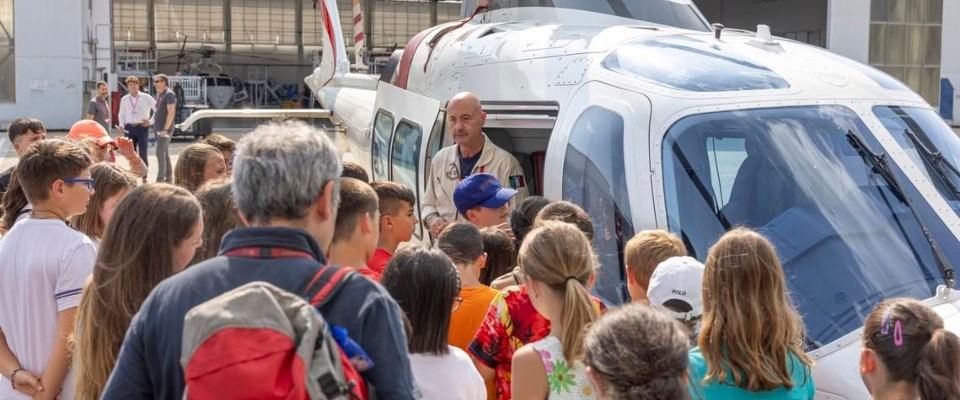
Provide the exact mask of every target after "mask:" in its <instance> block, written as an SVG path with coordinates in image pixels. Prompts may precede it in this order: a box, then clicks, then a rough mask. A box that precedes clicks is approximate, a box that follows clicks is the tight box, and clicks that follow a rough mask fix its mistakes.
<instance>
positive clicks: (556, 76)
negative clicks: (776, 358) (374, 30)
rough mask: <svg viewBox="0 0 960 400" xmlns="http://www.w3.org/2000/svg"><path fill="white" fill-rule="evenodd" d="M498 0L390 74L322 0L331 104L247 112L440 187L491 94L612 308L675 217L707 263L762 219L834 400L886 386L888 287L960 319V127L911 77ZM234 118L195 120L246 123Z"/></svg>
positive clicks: (385, 173)
mask: <svg viewBox="0 0 960 400" xmlns="http://www.w3.org/2000/svg"><path fill="white" fill-rule="evenodd" d="M480 2H481V4H479V7H477V6H478V5H477V4H476V1H473V0H466V1H464V12H463V15H468V16H469V17H468V18H465V19H464V20H462V21H459V22H452V23H449V24H444V25H440V26H436V27H433V28H429V29H427V30H425V31H424V32H421V33H420V34H418V35H417V36H415V37H414V38H413V39H411V40H410V42H409V43H408V44H407V45H406V47H405V48H404V49H403V50H402V51H397V52H396V53H395V54H394V55H393V57H392V58H391V60H390V62H389V64H388V66H387V68H386V71H384V72H383V73H382V74H381V75H380V77H379V79H377V78H376V77H373V76H370V75H364V74H354V73H351V72H350V71H349V68H350V66H349V61H348V59H347V53H346V52H347V45H346V42H345V41H344V39H343V34H342V31H341V29H340V26H339V18H336V17H334V18H330V16H337V15H339V13H338V10H337V8H336V1H335V0H321V1H320V3H321V5H322V11H323V12H324V18H323V19H324V21H325V22H326V23H327V24H326V33H327V34H326V36H325V37H324V48H325V49H329V50H326V51H325V54H324V58H323V59H322V62H321V65H320V67H318V68H317V69H316V70H315V71H314V73H313V74H312V75H311V76H308V77H307V78H306V82H307V84H308V85H309V86H310V87H311V88H312V89H313V91H314V93H315V94H316V96H317V99H318V100H319V101H320V102H321V104H322V105H323V106H324V108H325V110H298V111H293V112H290V111H274V110H262V111H261V110H257V111H247V110H245V111H244V112H242V114H243V116H245V117H249V116H251V114H260V115H261V116H277V115H286V116H315V117H328V116H331V114H332V120H333V121H334V123H335V125H336V126H337V131H338V133H339V134H338V135H337V136H338V138H339V139H340V141H341V145H342V147H343V151H344V153H345V158H348V159H352V160H354V161H356V162H359V163H361V164H363V165H365V166H366V167H367V168H368V170H369V171H371V173H372V175H373V179H387V180H394V181H399V182H403V183H405V184H407V185H409V186H410V187H412V188H415V189H416V192H417V193H419V194H422V193H423V192H424V189H425V182H427V181H428V179H430V177H429V176H428V175H427V174H429V165H430V162H431V157H432V156H433V155H434V154H435V153H436V152H437V151H438V150H439V149H440V148H441V147H442V146H445V145H447V144H448V143H449V139H448V138H447V135H446V134H445V131H444V130H445V128H446V124H445V110H444V103H445V101H446V100H447V99H449V98H450V97H452V96H453V95H454V94H456V93H458V92H461V91H471V92H474V93H476V94H477V95H478V96H479V97H480V98H481V99H482V101H483V106H484V110H485V111H486V112H487V114H488V117H487V123H486V127H485V129H484V131H485V132H486V134H487V135H488V137H489V138H490V139H491V140H493V141H494V142H495V143H496V144H497V145H498V146H500V147H502V148H504V149H506V150H508V151H511V152H513V154H515V155H516V156H517V158H518V160H520V161H521V164H522V165H524V167H525V172H526V174H527V177H526V178H527V181H528V182H531V184H530V189H531V190H530V192H531V194H540V195H544V196H546V197H548V198H551V199H566V200H570V201H573V202H575V203H577V204H579V205H581V206H582V207H583V208H584V209H585V210H586V211H587V213H589V214H590V215H591V217H592V218H593V221H594V223H595V228H596V230H597V232H598V234H597V237H596V239H595V241H594V245H595V248H596V249H597V251H598V254H599V256H600V258H601V262H602V264H603V267H602V268H601V270H600V272H599V276H598V281H597V285H596V288H595V291H596V294H597V295H599V296H601V297H602V298H603V299H604V300H606V301H608V302H610V303H612V304H618V303H620V302H622V301H624V300H625V295H624V294H623V292H624V290H623V288H622V286H623V284H624V283H623V282H624V276H623V268H622V265H621V263H622V260H623V256H622V251H623V245H624V243H625V242H626V240H628V239H629V238H630V237H631V236H632V235H633V234H634V233H635V232H637V231H640V230H643V229H653V228H661V229H668V230H670V231H672V232H674V233H676V234H678V235H681V236H682V238H683V239H684V242H685V243H686V244H687V247H688V249H689V250H690V252H691V253H692V255H694V256H695V257H697V258H699V259H700V260H703V259H704V258H705V256H706V254H707V251H708V248H709V246H711V245H712V244H713V243H714V242H715V241H716V239H717V238H718V237H719V236H720V235H721V234H722V233H723V232H724V231H725V230H726V229H728V228H730V227H732V226H738V225H743V226H748V227H751V228H754V229H756V230H758V231H760V232H762V233H763V234H764V235H766V236H767V237H768V238H770V239H771V240H772V241H773V243H774V244H775V245H776V247H777V250H778V252H779V254H780V256H781V258H782V262H783V267H784V269H785V272H786V275H787V279H788V285H789V288H790V291H791V295H792V297H793V300H794V302H795V304H796V306H797V308H798V310H799V311H800V313H801V314H802V316H803V319H804V322H805V324H806V328H807V333H808V339H807V343H806V348H807V350H808V352H809V354H810V355H811V356H812V357H813V358H814V359H815V360H816V362H817V365H816V367H815V368H814V374H813V375H814V379H815V381H816V386H817V396H818V398H822V399H865V398H869V394H868V393H867V391H866V389H865V387H864V386H863V384H862V382H861V379H860V376H859V372H858V367H857V362H858V358H859V351H860V347H861V346H860V338H861V335H862V330H861V328H862V325H863V320H864V318H866V316H867V315H868V314H869V313H870V311H871V310H872V309H873V307H874V306H875V305H876V304H877V303H878V302H879V301H880V300H882V299H885V298H890V297H901V296H906V297H913V298H918V299H921V300H925V302H926V304H928V305H929V306H931V307H933V308H934V309H935V310H936V311H937V312H938V313H940V315H941V316H942V317H943V318H944V319H945V321H946V325H947V328H948V329H949V330H951V331H953V332H960V292H958V291H956V290H953V285H954V272H953V266H955V265H960V171H958V169H957V167H958V166H960V139H958V138H957V136H956V135H955V134H954V132H953V131H952V130H951V129H950V128H949V127H948V126H947V125H946V124H945V123H944V121H943V120H942V119H940V118H939V116H938V115H937V114H936V113H935V112H934V111H933V110H932V108H931V107H930V106H929V105H928V104H927V103H925V102H924V101H923V100H922V98H920V97H919V96H918V95H916V94H915V93H913V92H912V91H911V90H910V89H909V88H907V87H906V86H904V85H903V84H902V83H900V82H898V81H896V80H895V79H893V78H891V77H890V76H888V75H886V74H884V73H882V72H879V71H877V70H875V69H873V68H871V67H869V66H865V65H862V64H860V63H857V62H854V61H851V60H848V59H845V58H843V57H840V56H837V55H834V54H832V53H830V52H828V51H826V50H824V49H821V48H818V47H813V46H809V45H806V44H802V43H798V42H794V41H790V40H786V39H781V38H773V37H771V35H770V33H769V28H767V27H765V26H762V25H761V26H760V27H758V32H757V33H753V32H746V31H739V30H730V29H727V30H723V29H722V27H720V26H714V27H711V26H710V25H709V24H708V23H707V22H706V20H705V19H704V18H703V16H702V14H701V13H700V12H699V11H698V10H697V8H696V6H695V5H694V4H693V3H692V1H691V0H643V1H639V0H636V1H629V0H490V1H489V2H484V1H483V0H480ZM482 3H486V4H482ZM474 7H477V8H474ZM474 10H476V11H474ZM471 11H473V12H471ZM216 113H217V111H204V112H201V113H197V114H194V116H196V117H197V118H200V117H205V116H220V115H232V114H219V115H218V114H216ZM227 113H238V111H229V112H227ZM198 114H199V115H198ZM191 118H194V117H191ZM192 122H193V120H188V121H185V123H184V125H189V124H190V123H192ZM417 235H418V238H421V239H426V237H425V236H423V235H426V233H425V231H424V230H423V229H422V228H418V233H417Z"/></svg>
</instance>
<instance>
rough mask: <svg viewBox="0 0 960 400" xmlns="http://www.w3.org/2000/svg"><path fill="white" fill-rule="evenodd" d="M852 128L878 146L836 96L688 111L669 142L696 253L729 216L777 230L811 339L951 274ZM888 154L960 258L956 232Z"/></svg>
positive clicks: (678, 226)
mask: <svg viewBox="0 0 960 400" xmlns="http://www.w3.org/2000/svg"><path fill="white" fill-rule="evenodd" d="M849 132H854V133H855V134H856V135H858V136H859V137H861V138H862V139H863V140H864V142H866V143H867V144H868V145H869V146H870V147H871V148H872V149H873V151H875V152H876V151H882V147H881V146H880V144H879V141H877V140H876V138H875V137H874V136H873V133H872V132H871V131H870V130H869V129H868V128H867V127H866V125H865V124H864V123H863V122H862V121H861V120H860V118H859V117H858V116H857V115H856V114H855V113H854V112H853V111H851V110H849V109H847V108H844V107H840V106H803V107H783V108H766V109H754V110H738V111H723V112H715V113H708V114H699V115H692V116H688V117H685V118H683V119H681V120H680V121H678V122H677V123H676V124H674V125H673V126H672V127H671V128H670V129H669V130H668V131H667V134H666V137H665V138H664V141H663V146H662V148H663V154H662V156H663V163H664V167H663V168H664V169H663V180H664V199H665V203H666V214H667V223H668V226H669V228H670V230H671V231H673V232H678V233H679V234H680V235H681V236H682V237H683V238H684V239H685V241H686V242H687V243H688V246H690V250H691V252H692V253H695V254H696V256H697V257H698V258H699V259H700V260H704V259H705V258H706V256H707V252H708V250H709V248H710V246H712V245H713V244H714V243H715V242H716V240H717V239H718V238H719V237H720V236H721V235H722V234H723V233H724V232H725V231H726V230H727V229H729V228H730V227H733V226H746V227H750V228H753V229H755V230H757V231H759V232H760V233H762V234H763V235H765V236H766V237H767V238H769V239H770V241H771V242H772V243H773V244H774V246H775V247H776V249H777V252H778V254H779V256H780V260H781V263H782V266H783V269H784V273H785V275H786V278H787V285H788V288H789V290H790V292H791V297H792V298H793V301H794V304H795V305H796V307H797V309H798V311H799V312H800V314H801V315H802V316H803V319H804V323H805V325H806V329H807V334H808V337H809V341H808V342H807V346H808V348H817V347H820V346H822V345H825V344H827V343H830V342H832V341H834V340H837V339H839V338H840V337H842V336H843V335H845V334H847V333H850V332H852V331H854V330H855V329H857V328H859V327H860V326H862V324H863V318H864V317H865V316H866V315H868V314H869V311H870V310H871V309H872V308H873V307H874V306H875V305H876V304H877V302H879V301H880V300H882V299H884V298H889V297H900V296H905V297H913V298H920V299H926V298H929V297H931V296H932V295H933V293H934V288H935V287H936V286H937V285H938V284H941V283H942V282H943V279H942V278H941V274H940V272H939V270H938V269H937V267H936V262H935V261H934V257H933V252H932V251H931V250H930V246H929V244H928V243H927V242H926V240H925V237H924V236H923V233H922V231H921V227H920V223H919V222H918V219H917V218H915V217H913V215H912V213H911V210H910V208H909V207H908V206H907V204H906V203H905V202H904V200H902V197H900V192H899V191H897V190H895V189H894V187H893V186H892V185H891V184H890V183H889V182H888V181H887V180H886V179H884V178H883V177H881V176H879V175H878V174H876V173H875V172H873V171H874V169H873V168H872V167H871V166H870V165H869V162H868V161H867V158H866V157H865V156H862V155H861V154H860V153H858V151H857V149H856V148H854V147H853V146H852V145H851V144H850V142H849V139H848V136H847V135H848V133H849ZM715 147H716V150H714V148H715ZM721 153H724V154H721ZM887 160H889V162H891V163H893V164H892V166H891V169H893V170H894V171H895V172H894V173H895V175H896V176H900V179H899V180H900V181H901V182H903V186H904V193H905V195H906V196H909V197H910V198H911V199H913V203H914V204H915V205H916V209H917V211H918V214H919V215H920V220H922V221H923V222H924V223H925V224H926V225H927V227H928V228H929V229H930V231H931V232H932V233H933V235H934V237H935V238H936V239H937V241H938V242H939V245H940V247H941V248H943V249H945V250H944V252H945V253H946V255H947V257H948V258H949V259H950V260H951V262H952V263H953V264H955V265H956V264H957V261H956V260H958V259H960V251H957V250H955V248H956V247H958V246H960V244H958V242H957V240H956V237H954V236H953V235H952V234H951V233H950V232H949V228H948V227H947V226H946V224H945V223H944V222H943V220H942V219H941V218H940V217H939V216H938V215H937V214H936V211H935V210H934V209H933V207H931V206H930V205H929V203H927V202H926V197H925V195H924V194H922V193H920V192H919V191H918V190H916V189H915V188H914V187H913V186H911V184H910V181H909V180H908V179H907V178H906V176H905V175H903V173H902V172H901V170H900V169H899V168H900V166H899V165H897V164H895V161H894V160H893V159H891V158H889V157H888V158H887ZM731 171H733V172H732V173H733V174H734V177H733V179H732V180H731V177H730V174H731Z"/></svg>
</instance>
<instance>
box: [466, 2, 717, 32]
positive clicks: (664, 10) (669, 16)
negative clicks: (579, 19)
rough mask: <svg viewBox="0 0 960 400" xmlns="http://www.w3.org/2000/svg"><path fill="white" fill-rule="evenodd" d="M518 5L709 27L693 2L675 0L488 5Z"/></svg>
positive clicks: (492, 7)
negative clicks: (567, 9)
mask: <svg viewBox="0 0 960 400" xmlns="http://www.w3.org/2000/svg"><path fill="white" fill-rule="evenodd" d="M516 7H552V8H570V9H575V10H583V11H592V12H596V13H601V14H608V15H616V16H618V17H624V18H630V19H636V20H640V21H645V22H652V23H654V24H660V25H666V26H672V27H676V28H682V29H690V30H695V31H706V30H708V28H709V27H708V26H707V22H706V21H705V20H703V18H701V17H700V14H699V13H698V12H697V9H696V7H695V6H694V5H693V4H684V3H682V2H679V1H673V0H644V1H624V0H491V1H490V4H489V6H488V8H489V9H490V10H495V9H498V8H516ZM471 10H472V9H471Z"/></svg>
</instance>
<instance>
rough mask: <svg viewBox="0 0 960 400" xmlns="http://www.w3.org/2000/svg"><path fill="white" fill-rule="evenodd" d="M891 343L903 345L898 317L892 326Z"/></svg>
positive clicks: (898, 345)
mask: <svg viewBox="0 0 960 400" xmlns="http://www.w3.org/2000/svg"><path fill="white" fill-rule="evenodd" d="M893 344H894V345H895V346H897V347H900V346H903V329H901V328H900V320H899V319H898V320H897V321H896V324H895V325H894V327H893Z"/></svg>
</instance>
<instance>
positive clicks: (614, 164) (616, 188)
mask: <svg viewBox="0 0 960 400" xmlns="http://www.w3.org/2000/svg"><path fill="white" fill-rule="evenodd" d="M623 126H624V125H623V117H621V116H620V115H618V114H616V113H614V112H613V111H610V110H607V109H604V108H601V107H591V108H588V109H587V110H586V111H584V112H583V114H582V115H581V116H580V117H579V119H577V122H576V123H575V124H574V126H573V129H572V130H571V134H570V141H569V142H568V143H567V151H566V156H565V159H564V162H563V199H564V200H568V201H571V202H573V203H576V204H578V205H580V206H581V207H583V209H584V211H586V212H587V214H589V215H590V218H591V219H592V220H593V229H594V232H595V234H594V238H593V248H594V249H595V250H596V251H597V256H598V257H599V259H600V265H601V268H600V271H599V272H598V274H597V283H596V285H594V291H595V292H596V294H597V295H598V296H600V297H602V298H603V299H604V300H605V301H606V302H607V303H611V304H619V303H621V302H623V301H624V300H626V299H627V298H628V295H627V294H626V275H625V272H624V268H623V247H624V244H625V243H626V241H627V240H629V239H630V238H631V237H633V219H632V217H631V214H630V198H629V196H628V194H627V178H626V165H625V162H624V143H623V129H624V128H623Z"/></svg>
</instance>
